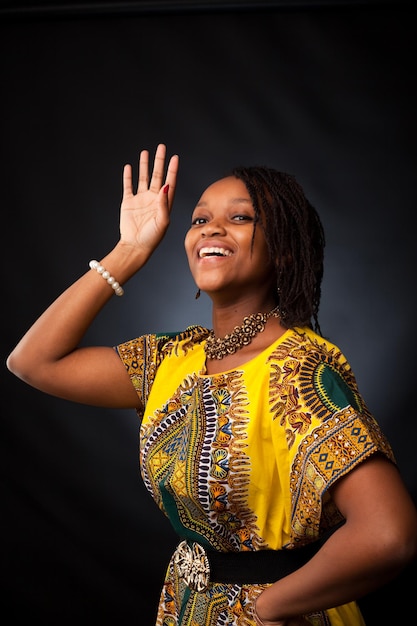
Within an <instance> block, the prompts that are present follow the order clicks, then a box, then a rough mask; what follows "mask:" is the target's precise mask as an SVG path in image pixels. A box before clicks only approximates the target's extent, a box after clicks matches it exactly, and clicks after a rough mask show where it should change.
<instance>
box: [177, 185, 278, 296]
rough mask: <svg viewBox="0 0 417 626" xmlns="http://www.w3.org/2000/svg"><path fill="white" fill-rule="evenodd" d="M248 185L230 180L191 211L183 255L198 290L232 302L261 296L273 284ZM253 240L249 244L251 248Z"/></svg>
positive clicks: (212, 188) (210, 191)
mask: <svg viewBox="0 0 417 626" xmlns="http://www.w3.org/2000/svg"><path fill="white" fill-rule="evenodd" d="M254 224H255V211H254V208H253V205H252V201H251V198H250V196H249V193H248V190H247V189H246V185H245V184H244V183H243V182H242V181H241V180H239V179H238V178H235V177H234V176H229V177H227V178H222V179H221V180H219V181H217V182H215V183H213V184H212V185H210V186H209V187H208V188H207V189H206V190H205V191H204V193H203V195H202V196H201V198H200V200H199V201H198V203H197V206H196V207H195V209H194V211H193V214H192V219H191V227H190V229H189V231H188V232H187V234H186V237H185V250H186V253H187V258H188V263H189V266H190V270H191V273H192V275H193V278H194V280H195V282H196V284H197V286H198V287H199V288H200V289H201V290H202V291H205V292H206V293H208V294H209V295H210V294H216V293H217V294H220V293H222V294H224V295H227V296H228V297H230V298H236V297H239V298H241V297H242V296H244V297H246V296H250V295H251V293H259V292H260V291H261V292H263V293H265V288H267V289H268V290H269V289H271V287H272V284H273V283H274V282H275V271H274V268H273V266H272V264H271V262H270V260H269V255H268V248H267V244H266V241H265V236H264V233H263V229H262V226H261V224H257V226H256V230H255V238H254V240H253V229H254ZM252 240H253V245H252Z"/></svg>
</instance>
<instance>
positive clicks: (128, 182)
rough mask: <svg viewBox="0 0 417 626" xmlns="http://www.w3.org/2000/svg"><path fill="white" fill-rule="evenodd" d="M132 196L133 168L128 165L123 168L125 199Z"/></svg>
mask: <svg viewBox="0 0 417 626" xmlns="http://www.w3.org/2000/svg"><path fill="white" fill-rule="evenodd" d="M131 195H132V166H131V165H130V164H129V163H127V164H126V165H125V166H124V168H123V198H126V197H127V196H131Z"/></svg>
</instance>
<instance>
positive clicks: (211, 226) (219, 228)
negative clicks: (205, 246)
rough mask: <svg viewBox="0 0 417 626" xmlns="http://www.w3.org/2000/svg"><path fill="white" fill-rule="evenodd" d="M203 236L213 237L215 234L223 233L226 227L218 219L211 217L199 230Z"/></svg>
mask: <svg viewBox="0 0 417 626" xmlns="http://www.w3.org/2000/svg"><path fill="white" fill-rule="evenodd" d="M201 234H202V236H203V237H215V236H216V235H225V234H226V228H225V226H224V224H223V223H222V221H221V220H220V219H211V220H210V221H209V222H206V223H205V224H204V227H203V229H202V231H201Z"/></svg>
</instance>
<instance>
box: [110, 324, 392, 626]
mask: <svg viewBox="0 0 417 626" xmlns="http://www.w3.org/2000/svg"><path fill="white" fill-rule="evenodd" d="M207 335H208V330H207V329H205V328H203V327H201V326H191V327H189V328H187V329H186V330H185V331H183V332H181V333H176V334H170V335H144V336H142V337H139V338H137V339H134V340H132V341H129V342H127V343H124V344H121V345H119V346H117V347H116V350H117V352H118V354H119V356H120V358H121V359H122V361H123V362H124V364H125V366H126V368H127V371H128V373H129V375H130V377H131V379H132V383H133V385H134V387H135V389H136V392H137V394H138V396H139V398H140V400H141V402H142V404H143V407H144V408H143V411H139V412H138V414H139V416H140V418H141V419H142V422H141V427H140V468H141V474H142V477H143V480H144V483H145V485H146V488H147V489H148V490H149V492H150V493H151V495H152V497H153V499H154V500H155V502H156V503H157V505H158V506H159V507H160V509H161V510H162V511H163V512H164V514H165V515H166V516H167V517H168V518H169V520H170V522H171V523H172V525H173V527H174V529H175V531H176V532H177V533H178V535H179V538H180V540H187V541H188V542H191V544H190V545H193V544H192V542H198V544H200V545H201V546H203V547H204V548H206V549H207V548H208V549H211V550H215V551H220V552H239V551H250V550H263V549H267V548H269V549H274V550H278V549H281V548H288V549H292V548H294V547H299V546H303V545H305V544H308V543H310V542H312V541H313V540H315V539H317V538H318V537H319V536H320V535H321V534H322V533H323V531H325V530H326V529H328V528H330V527H332V526H334V525H335V524H336V523H338V522H340V521H341V514H340V513H339V511H338V510H337V509H336V507H335V505H334V503H333V502H332V500H331V498H330V495H329V487H331V485H332V484H333V483H334V482H335V481H336V480H338V479H339V478H340V477H342V476H344V475H345V474H347V473H348V472H349V471H351V470H352V469H353V468H354V467H355V466H357V465H358V464H359V463H361V462H362V461H363V460H364V459H366V458H368V457H369V456H370V455H372V454H374V453H375V452H377V451H379V452H381V453H383V454H385V455H386V456H387V457H388V458H389V459H391V460H392V461H394V457H393V453H392V450H391V448H390V445H389V443H388V441H387V440H386V438H385V436H384V435H383V433H382V432H381V430H380V428H379V426H378V424H377V423H376V421H375V419H374V418H373V417H372V416H371V414H370V413H369V411H368V409H367V407H366V405H365V403H364V401H363V399H362V397H361V396H360V394H359V392H358V389H357V385H356V382H355V378H354V375H353V373H352V371H351V368H350V366H349V364H348V362H347V360H346V358H345V357H344V355H343V354H342V353H341V351H340V350H339V349H338V347H337V346H335V345H333V344H332V343H330V342H329V341H327V340H326V339H323V338H322V337H320V336H319V335H317V334H316V333H314V332H313V331H312V330H311V329H309V328H296V329H290V330H287V331H286V332H285V333H284V334H283V336H282V337H280V338H279V339H278V340H277V341H276V342H275V343H273V344H272V345H271V346H270V347H269V348H268V349H266V350H265V351H264V352H262V353H261V354H259V355H258V356H256V357H255V358H254V359H252V360H250V361H249V362H247V363H245V364H244V365H242V366H240V367H239V368H237V369H234V370H229V371H225V372H223V373H221V374H214V375H207V374H206V373H205V371H206V370H205V354H204V343H205V338H206V337H207ZM177 553H178V550H177V551H176V555H173V557H172V559H171V561H170V563H169V565H168V568H167V572H166V578H165V582H164V585H163V589H162V592H161V596H160V603H159V608H158V614H157V620H156V625H157V626H254V624H255V622H254V618H253V615H252V610H253V604H254V600H255V599H256V597H257V596H258V595H259V594H260V593H261V592H262V590H263V589H264V588H265V586H267V584H268V583H266V584H240V583H239V584H237V583H233V584H232V583H227V584H226V583H224V582H222V581H221V580H214V581H210V582H209V584H208V587H207V588H204V589H203V590H196V589H195V588H194V589H193V588H190V587H192V585H190V586H188V585H187V584H186V582H185V580H184V576H183V574H184V572H183V571H181V567H180V566H181V563H180V566H179V565H178V561H177ZM270 582H271V583H272V582H274V581H273V580H271V581H270ZM308 618H309V620H310V621H311V623H312V624H313V625H315V626H323V625H331V626H360V625H363V624H364V621H363V618H362V616H361V613H360V610H359V608H358V606H357V604H356V603H355V602H351V603H348V604H345V605H343V606H340V607H336V608H333V609H330V610H327V611H322V612H319V613H315V614H310V615H308Z"/></svg>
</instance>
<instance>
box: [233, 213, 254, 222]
mask: <svg viewBox="0 0 417 626" xmlns="http://www.w3.org/2000/svg"><path fill="white" fill-rule="evenodd" d="M253 219H254V218H253V217H252V215H242V214H239V215H234V216H233V217H232V220H233V221H234V222H253Z"/></svg>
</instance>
